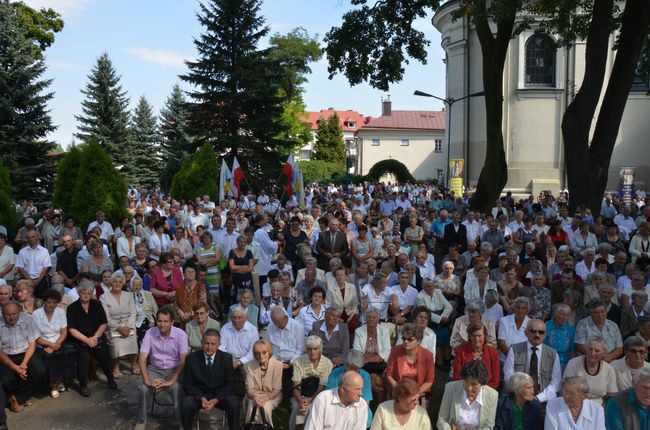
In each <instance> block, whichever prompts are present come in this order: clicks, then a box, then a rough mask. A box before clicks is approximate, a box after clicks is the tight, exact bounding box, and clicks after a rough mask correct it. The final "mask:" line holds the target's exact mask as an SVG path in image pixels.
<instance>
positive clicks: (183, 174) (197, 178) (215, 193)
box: [169, 143, 221, 200]
mask: <svg viewBox="0 0 650 430" xmlns="http://www.w3.org/2000/svg"><path fill="white" fill-rule="evenodd" d="M220 169H221V166H220V164H219V160H218V159H217V156H216V155H215V153H214V150H213V149H212V146H210V145H209V144H207V143H206V144H205V145H203V146H202V147H201V149H199V150H198V151H197V153H196V154H194V155H193V156H191V157H188V158H186V159H185V160H183V164H182V166H181V170H179V171H178V173H176V175H174V179H173V180H172V185H171V188H170V190H169V191H170V193H171V195H173V196H174V198H176V199H188V200H194V198H195V197H197V196H203V195H205V194H207V195H209V196H210V198H211V199H212V200H216V199H218V198H219V187H218V186H217V182H218V181H219V171H220Z"/></svg>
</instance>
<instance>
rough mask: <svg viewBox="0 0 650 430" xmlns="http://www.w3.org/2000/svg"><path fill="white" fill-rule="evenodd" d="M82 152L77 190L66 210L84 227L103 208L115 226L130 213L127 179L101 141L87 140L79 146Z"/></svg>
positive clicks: (75, 186)
mask: <svg viewBox="0 0 650 430" xmlns="http://www.w3.org/2000/svg"><path fill="white" fill-rule="evenodd" d="M80 153H81V154H80V155H81V157H80V160H79V161H80V163H79V169H78V170H77V176H76V178H75V179H76V180H75V184H74V192H73V194H72V196H71V197H70V200H69V202H70V203H69V205H70V206H69V209H68V210H67V211H66V212H67V213H68V214H71V215H73V216H74V217H75V218H76V219H77V224H78V225H80V226H84V227H85V226H86V225H88V224H89V223H90V222H91V221H92V220H93V219H95V213H96V212H97V211H98V210H103V211H104V212H105V213H106V219H107V220H108V221H110V222H111V223H113V225H115V224H116V223H117V222H118V221H119V220H121V219H122V218H123V217H125V216H128V212H127V210H126V205H125V199H126V192H127V186H126V182H125V181H124V178H123V177H122V175H121V174H120V173H119V172H118V171H117V169H116V168H115V165H114V164H113V161H112V160H111V157H110V156H109V155H108V154H107V153H106V151H105V150H104V149H103V148H102V147H101V145H100V144H99V143H97V142H95V141H90V142H88V143H87V144H85V145H83V146H81V147H80ZM63 209H64V210H65V209H66V208H63ZM82 230H83V227H82ZM84 231H85V230H84Z"/></svg>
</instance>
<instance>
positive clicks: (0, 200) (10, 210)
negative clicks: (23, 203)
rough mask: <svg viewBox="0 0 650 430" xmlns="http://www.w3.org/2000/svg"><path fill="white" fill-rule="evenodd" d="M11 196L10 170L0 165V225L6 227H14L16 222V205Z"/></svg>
mask: <svg viewBox="0 0 650 430" xmlns="http://www.w3.org/2000/svg"><path fill="white" fill-rule="evenodd" d="M11 194H12V189H11V178H10V175H9V169H7V168H6V167H4V166H3V165H2V164H0V225H3V226H5V227H8V226H12V227H13V226H14V223H15V221H16V211H15V209H14V208H15V205H14V202H13V200H12V198H11Z"/></svg>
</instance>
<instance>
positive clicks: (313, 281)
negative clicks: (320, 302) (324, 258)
mask: <svg viewBox="0 0 650 430" xmlns="http://www.w3.org/2000/svg"><path fill="white" fill-rule="evenodd" d="M310 258H312V259H313V260H314V261H315V260H316V259H315V258H313V257H310ZM301 270H304V271H303V277H302V279H301V280H300V281H296V291H297V292H298V293H299V294H300V295H301V296H302V303H303V304H305V305H307V304H309V291H310V290H311V289H312V288H314V287H321V288H323V289H326V288H327V286H326V285H325V282H324V281H323V280H322V279H319V278H318V272H317V271H318V270H320V269H316V268H313V267H312V268H308V269H300V270H299V271H298V276H300V271H301ZM321 272H322V270H321ZM324 278H325V275H324V274H323V279H324Z"/></svg>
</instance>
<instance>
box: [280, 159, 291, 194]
mask: <svg viewBox="0 0 650 430" xmlns="http://www.w3.org/2000/svg"><path fill="white" fill-rule="evenodd" d="M293 166H294V161H293V154H291V155H289V158H287V162H286V163H285V164H284V166H283V167H282V174H283V175H284V176H286V177H287V185H286V186H285V188H286V190H287V196H289V197H291V196H293Z"/></svg>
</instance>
